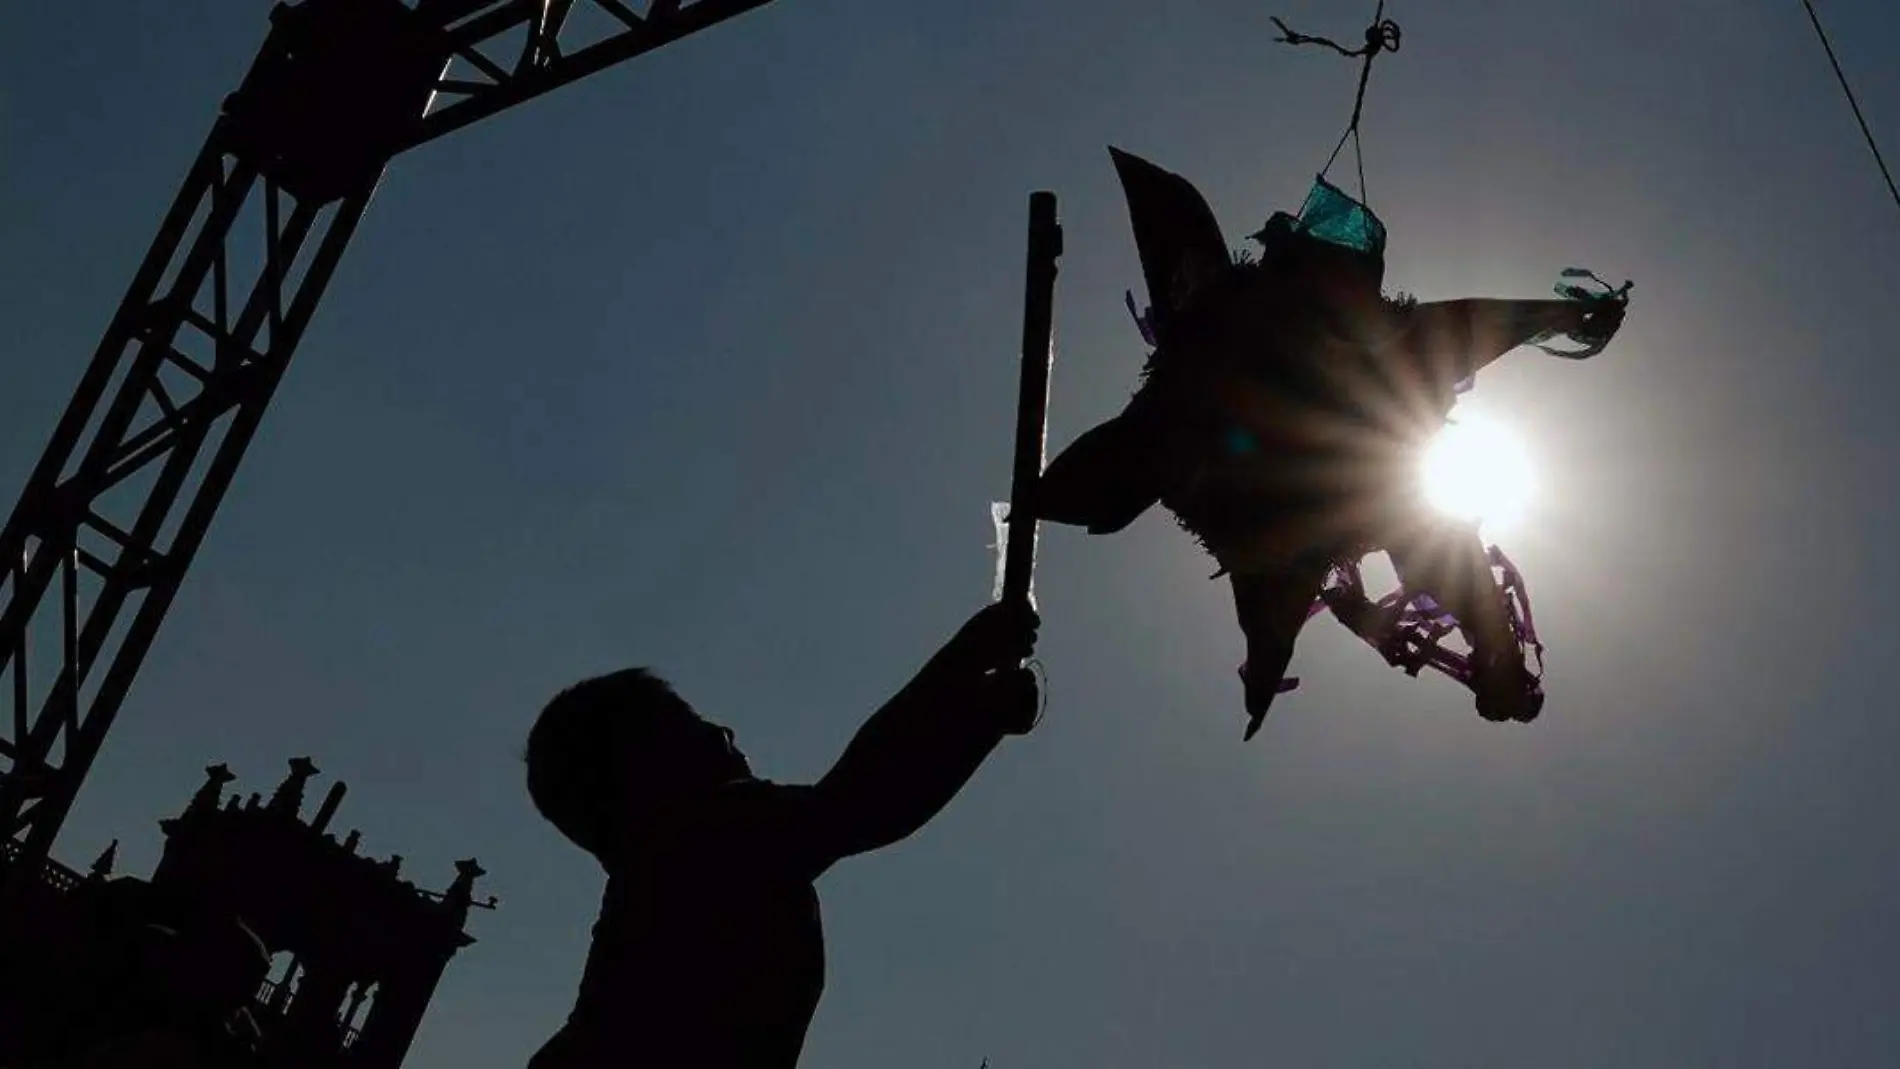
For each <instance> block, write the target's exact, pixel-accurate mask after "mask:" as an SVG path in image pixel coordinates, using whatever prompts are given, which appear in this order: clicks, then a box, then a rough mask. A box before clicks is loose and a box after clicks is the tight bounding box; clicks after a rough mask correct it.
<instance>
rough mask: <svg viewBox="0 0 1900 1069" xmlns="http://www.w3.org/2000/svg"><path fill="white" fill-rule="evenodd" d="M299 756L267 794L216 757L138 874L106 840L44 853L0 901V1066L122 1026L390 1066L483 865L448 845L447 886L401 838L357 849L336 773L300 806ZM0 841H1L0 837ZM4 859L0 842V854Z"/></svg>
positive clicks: (397, 1059) (305, 782) (470, 901)
mask: <svg viewBox="0 0 1900 1069" xmlns="http://www.w3.org/2000/svg"><path fill="white" fill-rule="evenodd" d="M317 774H318V770H317V767H316V766H315V765H314V764H313V763H312V762H311V761H310V759H308V758H303V757H299V758H295V759H293V760H292V761H291V762H290V770H289V774H288V775H287V776H286V777H285V778H284V780H283V782H282V783H280V784H279V785H278V786H277V789H276V790H275V791H273V792H272V794H271V795H270V797H269V799H268V800H266V799H264V798H263V797H262V796H261V795H258V794H252V795H250V796H249V797H248V799H245V800H242V801H240V796H239V794H236V793H233V794H230V795H228V796H227V795H226V793H225V790H226V788H227V787H228V786H229V785H230V784H231V783H232V782H233V781H234V780H235V777H234V776H233V775H232V773H231V771H230V770H229V769H228V768H226V767H225V766H223V765H213V766H211V767H210V768H208V769H206V779H205V782H204V784H203V785H202V786H201V787H200V788H199V789H198V791H197V793H196V794H195V795H193V796H192V798H191V800H190V802H189V803H188V804H187V805H186V807H185V809H184V811H183V812H181V813H179V814H178V815H177V816H174V817H172V818H170V819H167V820H164V821H161V822H160V825H159V826H160V827H161V828H162V829H163V831H164V834H165V845H164V853H163V855H162V857H161V858H160V860H159V862H158V865H157V867H156V869H155V870H154V871H153V873H152V875H151V877H150V878H149V879H138V878H134V877H123V876H115V875H113V872H112V868H113V865H114V862H115V859H116V852H117V845H118V844H117V843H116V842H115V843H113V844H112V846H111V847H108V848H107V850H106V852H105V853H104V854H102V855H101V856H100V858H99V859H98V860H97V861H95V862H94V863H93V865H92V867H91V869H90V871H89V872H88V873H87V874H84V875H81V874H80V873H78V872H76V871H74V870H73V869H70V868H67V867H66V866H64V865H61V864H58V863H57V862H48V863H46V864H45V866H44V868H43V870H42V872H41V873H40V879H38V880H35V881H32V883H31V885H30V887H29V888H28V889H27V891H26V893H25V894H23V895H22V896H21V898H20V899H18V900H17V902H16V904H15V908H14V909H13V910H12V912H11V913H10V914H9V915H8V916H5V917H0V1069H15V1067H16V1066H28V1065H35V1066H37V1065H40V1064H59V1063H60V1062H63V1061H67V1060H70V1059H71V1058H73V1057H75V1056H77V1055H78V1054H80V1053H82V1052H83V1051H86V1050H94V1049H98V1048H100V1047H101V1046H102V1045H110V1044H112V1043H115V1042H117V1043H126V1044H131V1047H129V1048H127V1049H128V1050H129V1051H131V1052H132V1053H129V1054H128V1055H127V1059H128V1060H129V1061H134V1062H137V1061H146V1060H149V1058H148V1057H147V1054H146V1053H145V1052H146V1051H147V1048H146V1047H142V1046H139V1045H138V1044H140V1043H147V1042H158V1040H153V1039H149V1038H148V1039H144V1040H141V1039H137V1038H128V1037H138V1036H146V1037H151V1036H154V1035H159V1034H163V1035H189V1036H191V1037H195V1038H193V1039H192V1040H191V1042H193V1043H196V1044H197V1045H198V1046H197V1047H196V1048H195V1049H197V1050H201V1051H209V1050H211V1049H212V1048H216V1049H217V1051H219V1052H220V1053H218V1054H216V1055H215V1056H214V1055H212V1054H204V1055H203V1056H202V1057H203V1058H204V1060H206V1061H208V1062H213V1063H217V1062H222V1061H229V1062H231V1063H232V1064H236V1063H243V1064H252V1065H262V1066H271V1067H279V1066H281V1067H286V1069H328V1067H349V1069H395V1067H397V1066H399V1065H401V1064H402V1061H403V1059H404V1057H405V1055H407V1053H408V1051H409V1047H410V1044H411V1043H412V1042H413V1040H414V1038H415V1035H416V1032H417V1029H418V1028H419V1027H420V1025H421V1023H422V1018H423V1015H424V1014H425V1013H426V1011H427V1009H428V1005H429V1002H430V1000H431V999H432V998H433V997H434V994H435V990H436V986H437V984H438V983H439V982H440V981H441V978H442V975H443V972H444V971H445V970H446V969H447V967H448V964H449V961H450V960H451V959H452V958H453V957H454V956H455V954H456V953H457V952H458V951H460V950H461V949H463V948H464V947H467V946H469V945H470V944H472V943H474V942H475V940H474V938H473V937H472V936H470V935H468V934H467V932H466V931H465V928H466V926H467V922H468V917H469V911H470V910H471V909H475V908H493V906H494V900H493V899H492V898H491V899H489V900H488V901H487V902H477V901H476V900H475V883H476V881H477V880H478V879H480V878H481V877H482V876H483V875H484V874H485V873H484V872H483V870H482V868H481V866H480V865H479V864H478V863H477V862H476V861H475V860H474V859H472V858H471V859H468V860H464V861H459V862H457V863H456V866H455V869H456V875H455V878H454V880H453V881H452V882H451V883H450V885H449V887H448V889H447V890H446V891H442V892H439V893H438V892H431V891H425V890H422V889H420V888H418V887H416V886H415V885H414V884H413V883H410V882H409V881H407V880H405V879H403V877H402V872H401V867H402V858H401V856H400V855H395V856H391V857H389V858H386V859H377V858H372V857H368V856H364V855H363V854H361V853H359V851H358V847H359V844H360V842H361V836H360V834H359V833H358V832H356V831H351V832H350V833H349V834H348V835H347V836H346V837H344V838H343V839H342V840H339V839H338V838H337V836H336V835H335V834H334V833H333V832H332V831H331V824H332V822H333V820H334V819H335V817H336V815H337V810H338V808H339V806H340V805H341V803H342V801H343V797H344V795H345V793H346V791H347V787H346V786H345V785H344V784H343V783H341V782H338V783H335V784H333V785H331V787H330V789H329V791H328V792H327V793H326V794H325V795H324V797H323V800H322V802H321V804H319V805H318V806H317V808H316V810H315V813H314V815H313V816H311V817H310V819H308V820H305V819H304V816H303V812H304V809H305V798H304V795H305V791H306V789H307V787H308V786H309V783H310V780H311V779H312V778H314V777H315V776H316V775H317ZM4 850H5V848H4V847H0V851H4ZM12 863H13V858H12V855H11V854H10V853H0V868H4V867H7V866H9V865H11V864H12Z"/></svg>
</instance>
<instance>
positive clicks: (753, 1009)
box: [530, 780, 825, 1069]
mask: <svg viewBox="0 0 1900 1069" xmlns="http://www.w3.org/2000/svg"><path fill="white" fill-rule="evenodd" d="M809 791H810V788H803V787H786V786H780V785H777V784H772V783H767V782H764V781H760V780H751V781H741V782H738V783H734V784H731V785H729V786H727V787H724V788H721V790H720V792H719V793H720V795H721V797H720V798H719V799H718V800H717V801H716V802H714V803H712V804H711V805H709V806H708V807H707V809H706V810H705V811H702V812H698V813H694V814H692V815H691V816H688V815H687V814H681V816H682V817H684V818H685V819H683V820H681V821H680V822H679V825H677V827H678V828H679V831H680V833H681V836H682V838H681V839H680V840H679V841H676V842H673V843H666V844H651V845H650V846H649V847H648V850H646V851H643V854H644V856H643V857H641V858H640V860H638V861H637V862H630V863H628V864H627V865H625V866H622V865H618V864H615V865H613V866H611V867H610V868H609V876H608V882H607V890H606V894H605V895H604V896H603V899H602V902H601V910H600V919H599V920H598V921H597V922H595V924H594V940H593V948H592V950H591V951H590V952H589V954H588V957H587V969H586V972H585V973H584V974H583V976H582V979H581V989H580V996H579V998H578V999H577V1000H576V1004H575V1007H574V1012H573V1014H572V1015H571V1016H570V1017H569V1018H568V1023H567V1027H566V1028H564V1029H563V1030H562V1031H561V1033H560V1034H558V1035H556V1036H555V1038H554V1040H553V1041H551V1042H550V1043H549V1044H548V1046H547V1047H545V1048H544V1049H543V1050H542V1052H541V1054H540V1055H538V1056H536V1058H535V1059H534V1061H533V1062H532V1063H530V1069H566V1067H568V1066H582V1065H604V1064H608V1063H614V1064H619V1065H642V1064H647V1063H649V1062H651V1063H652V1064H654V1065H661V1064H666V1065H693V1066H703V1067H705V1069H726V1067H735V1069H736V1067H739V1066H744V1067H746V1069H781V1067H784V1069H790V1067H791V1066H794V1065H796V1064H797V1062H798V1054H799V1050H800V1048H801V1047H802V1046H803V1044H804V1039H805V1029H806V1026H807V1025H808V1023H809V1022H810V1020H811V1017H812V1013H813V1011H814V1010H816V1009H817V1006H818V998H819V995H820V994H821V993H822V992H823V989H824V982H825V959H824V932H823V926H822V923H821V921H820V918H819V909H818V894H817V891H816V890H815V889H814V888H813V886H812V880H813V879H814V878H815V877H816V875H817V872H816V871H814V869H815V868H821V867H822V865H818V864H815V863H814V861H811V860H806V859H807V858H814V857H815V855H814V853H813V852H812V849H811V847H812V846H813V845H814V844H806V843H798V842H795V841H786V840H782V839H781V840H779V841H778V842H776V843H774V842H772V841H771V840H773V839H776V838H777V836H776V835H774V834H773V831H775V830H776V831H779V832H781V833H782V832H791V831H793V829H794V828H795V827H796V826H797V824H798V823H800V822H798V821H796V820H795V819H789V818H791V817H792V816H793V814H792V812H791V811H792V810H795V809H798V808H800V807H801V803H802V801H803V797H802V796H804V795H807V794H808V793H809ZM774 825H776V826H777V827H776V829H775V828H774V827H773V826H774Z"/></svg>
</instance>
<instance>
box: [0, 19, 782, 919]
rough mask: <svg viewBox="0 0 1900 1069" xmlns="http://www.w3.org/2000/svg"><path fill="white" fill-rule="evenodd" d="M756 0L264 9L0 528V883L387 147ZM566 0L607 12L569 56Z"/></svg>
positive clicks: (131, 662) (453, 125) (240, 452)
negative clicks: (265, 26)
mask: <svg viewBox="0 0 1900 1069" xmlns="http://www.w3.org/2000/svg"><path fill="white" fill-rule="evenodd" d="M769 2H771V0H646V2H645V11H644V13H636V12H635V11H634V10H633V8H631V7H629V6H628V4H627V3H626V2H624V0H414V2H413V4H409V3H404V2H402V0H304V2H303V3H300V4H297V5H295V6H291V5H284V4H280V5H278V7H276V8H275V9H273V11H272V12H271V23H272V28H271V32H270V35H269V36H268V38H267V39H266V41H265V43H264V46H263V48H262V49H261V50H260V51H259V53H258V56H257V58H256V60H255V61H254V62H253V64H252V66H251V69H250V71H249V72H248V73H247V74H246V76H245V79H244V82H243V83H242V85H241V86H240V88H239V89H238V91H237V92H236V93H234V94H232V95H231V96H230V97H229V98H227V99H226V101H225V103H224V108H223V111H222V113H221V114H220V115H219V117H218V119H217V121H216V122H215V123H214V124H213V126H212V130H211V133H210V135H209V137H208V138H207V140H206V142H205V145H204V148H203V149H202V150H201V151H200V152H199V154H198V157H197V159H196V160H195V161H194V162H193V163H192V165H191V168H190V170H189V172H188V173H187V175H186V178H185V182H184V185H183V188H182V189H180V191H179V193H178V196H177V198H176V199H175V200H174V201H173V203H172V206H171V208H170V210H169V211H168V212H167V213H166V215H165V217H164V220H163V222H162V223H161V224H160V226H159V230H158V235H157V237H156V238H155V239H154V240H153V242H152V246H151V248H150V250H149V251H148V252H147V253H146V255H145V259H144V261H143V262H142V263H141V264H140V266H139V268H138V271H137V273H136V274H135V275H134V276H133V280H132V284H131V287H130V288H129V290H128V291H127V293H126V295H125V298H124V300H123V301H122V302H121V303H120V305H119V308H118V311H117V312H116V313H115V314H114V315H113V317H112V320H111V323H110V324H109V325H108V326H107V328H106V332H105V337H104V339H103V340H102V341H101V342H100V345H99V348H98V349H97V351H96V352H95V354H94V356H93V359H92V363H91V364H90V365H89V366H88V368H87V370H86V372H85V374H84V376H83V377H82V379H81V381H80V383H79V387H78V389H77V391H76V392H75V395H74V397H73V399H72V401H71V403H70V404H69V405H68V407H67V409H66V413H65V415H64V416H63V417H62V418H61V419H60V421H59V423H58V425H57V426H56V427H55V429H54V432H53V438H52V441H51V443H50V444H49V445H48V447H47V450H46V452H45V454H44V455H43V456H42V457H41V459H40V461H39V463H38V465H37V466H36V467H35V468H34V470H33V472H32V474H31V475H30V476H29V477H28V480H27V484H26V487H25V489H24V491H23V492H22V493H21V495H20V498H19V502H18V504H16V505H15V507H14V510H13V513H12V514H11V516H10V517H9V518H8V520H7V523H6V526H5V528H4V529H0V706H5V707H10V715H9V716H7V717H6V718H5V720H4V721H0V880H4V881H5V884H6V888H7V889H8V890H9V891H10V890H12V889H14V888H16V887H18V886H19V885H20V884H22V883H23V882H24V881H23V880H22V879H21V877H25V878H27V879H32V878H37V874H38V873H39V872H40V870H41V867H42V862H43V861H44V859H45V858H46V856H47V853H48V851H49V850H50V849H51V847H52V844H53V841H54V839H55V838H56V837H57V835H58V833H59V830H60V827H61V825H62V824H63V823H64V821H65V819H66V815H67V813H68V812H69V811H70V809H71V807H72V804H73V801H74V799H75V798H76V797H77V795H78V792H79V789H80V787H81V785H82V784H83V783H84V781H85V778H86V775H87V773H88V772H89V771H90V769H91V767H92V764H93V761H94V759H95V758H96V757H97V756H98V753H99V750H100V747H101V745H102V744H103V742H104V740H105V736H106V733H107V731H108V730H109V729H110V728H111V726H112V722H113V719H114V718H115V716H116V715H117V713H118V711H119V708H120V706H121V704H122V703H123V702H124V700H125V696H126V694H127V692H128V690H129V689H130V687H131V685H132V681H133V678H134V677H135V676H136V675H137V673H138V670H139V667H140V665H141V664H142V663H143V661H144V658H145V655H146V653H147V651H148V650H150V648H151V645H152V640H153V638H154V637H155V636H156V635H157V632H158V628H159V626H160V624H161V623H163V621H164V618H165V613H166V611H167V609H169V608H170V606H171V603H172V600H173V598H174V597H175V596H176V595H177V593H178V589H179V587H180V585H181V584H182V582H183V580H184V577H185V573H186V571H187V570H188V569H189V567H190V565H191V562H192V559H193V558H194V556H196V554H197V552H198V549H199V546H200V545H201V544H202V543H203V540H204V536H205V532H206V531H207V530H208V529H209V526H210V523H211V519H212V517H213V515H214V514H215V513H216V512H217V508H218V505H219V503H220V502H221V501H222V500H223V499H224V495H225V493H226V491H227V490H228V489H229V488H230V485H231V481H232V478H233V476H234V475H235V474H236V472H237V468H238V464H239V462H240V461H241V460H242V459H243V456H244V451H245V448H246V447H247V446H248V445H249V444H250V441H251V439H252V437H253V436H254V435H255V434H256V431H257V427H258V425H259V423H260V421H261V420H262V418H263V415H264V411H265V408H266V407H267V406H268V405H269V403H270V399H271V397H272V395H273V394H274V393H275V392H276V390H277V387H278V384H279V383H280V382H281V381H282V379H283V375H284V371H285V369H286V367H287V366H288V365H289V362H290V359H291V357H292V355H293V354H294V353H295V351H296V348H297V343H298V341H299V339H300V338H301V337H302V336H303V333H304V330H305V328H306V327H308V326H309V323H310V320H311V317H312V316H313V315H314V314H315V312H316V307H317V304H318V302H319V301H320V300H321V299H322V296H323V293H324V289H325V287H326V286H327V285H328V283H329V280H330V277H331V274H332V273H333V272H334V271H335V269H336V266H337V263H338V261H339V260H340V259H341V258H342V255H343V251H344V249H345V247H346V246H348V244H349V241H350V238H351V236H352V235H353V234H354V233H355V230H356V227H357V224H358V223H359V222H360V221H361V219H362V216H363V213H364V211H365V209H367V208H368V206H369V202H370V198H371V195H372V193H373V192H374V190H375V188H376V184H377V182H378V181H379V179H380V177H381V175H382V172H383V169H384V167H385V166H386V165H387V163H388V162H389V160H390V159H391V158H392V157H394V156H395V155H396V154H397V153H400V152H402V151H404V150H406V149H408V148H411V147H414V146H416V145H419V144H421V143H423V142H426V141H429V140H432V139H434V138H437V137H440V136H442V135H444V134H447V133H449V132H451V131H454V130H458V129H460V128H462V127H464V126H468V125H470V124H471V123H474V122H477V121H479V120H481V119H483V118H485V117H487V116H490V115H493V114H496V113H497V112H500V111H502V110H504V109H506V108H509V107H512V106H514V105H515V104H519V103H521V102H523V101H526V100H529V99H532V98H534V97H537V96H539V95H541V94H543V93H546V92H548V91H549V90H551V89H554V88H557V87H559V86H562V85H566V84H568V83H569V82H573V81H575V80H577V79H580V78H583V77H585V76H587V75H589V74H592V73H594V72H596V71H599V70H603V69H605V68H607V67H609V66H612V65H614V64H616V63H619V62H621V61H623V60H627V59H631V58H633V57H634V56H638V55H641V54H642V53H645V52H650V51H652V50H654V49H656V48H659V47H661V46H663V45H666V44H669V43H671V42H673V41H677V40H680V39H682V38H685V37H688V36H691V35H692V34H695V33H698V32H699V31H701V30H704V29H708V28H710V27H712V26H715V25H718V24H719V23H721V22H724V21H726V20H728V19H731V18H734V17H736V16H738V15H741V14H744V13H746V12H748V11H751V10H753V9H755V8H759V7H763V6H764V5H765V4H767V3H769ZM577 3H578V4H579V5H580V6H581V8H582V9H583V10H582V11H581V12H579V13H580V14H592V15H595V16H602V15H604V16H606V18H605V19H598V18H597V20H596V21H599V22H604V23H606V24H607V25H609V26H611V27H612V29H610V30H609V31H607V32H605V33H601V34H597V35H595V36H594V37H593V38H592V39H591V40H586V41H584V42H582V43H581V44H580V45H579V46H578V47H573V49H572V51H571V52H570V51H568V50H566V49H564V47H563V43H564V40H565V41H567V42H569V43H571V42H572V41H573V40H574V38H575V36H576V34H577V31H576V27H577V22H576V20H575V18H574V16H575V15H576V14H577V12H576V10H575V8H576V6H577ZM589 8H591V9H593V10H592V11H587V10H586V9H589ZM504 48H506V49H509V53H510V54H509V55H507V56H506V57H505V58H500V59H498V58H497V56H498V54H499V50H501V49H504ZM258 231H261V236H262V241H261V242H259V241H257V240H255V238H256V235H257V233H258ZM240 238H242V239H244V240H242V241H240V240H239V239H240ZM260 249H261V252H260V251H258V250H260Z"/></svg>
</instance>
